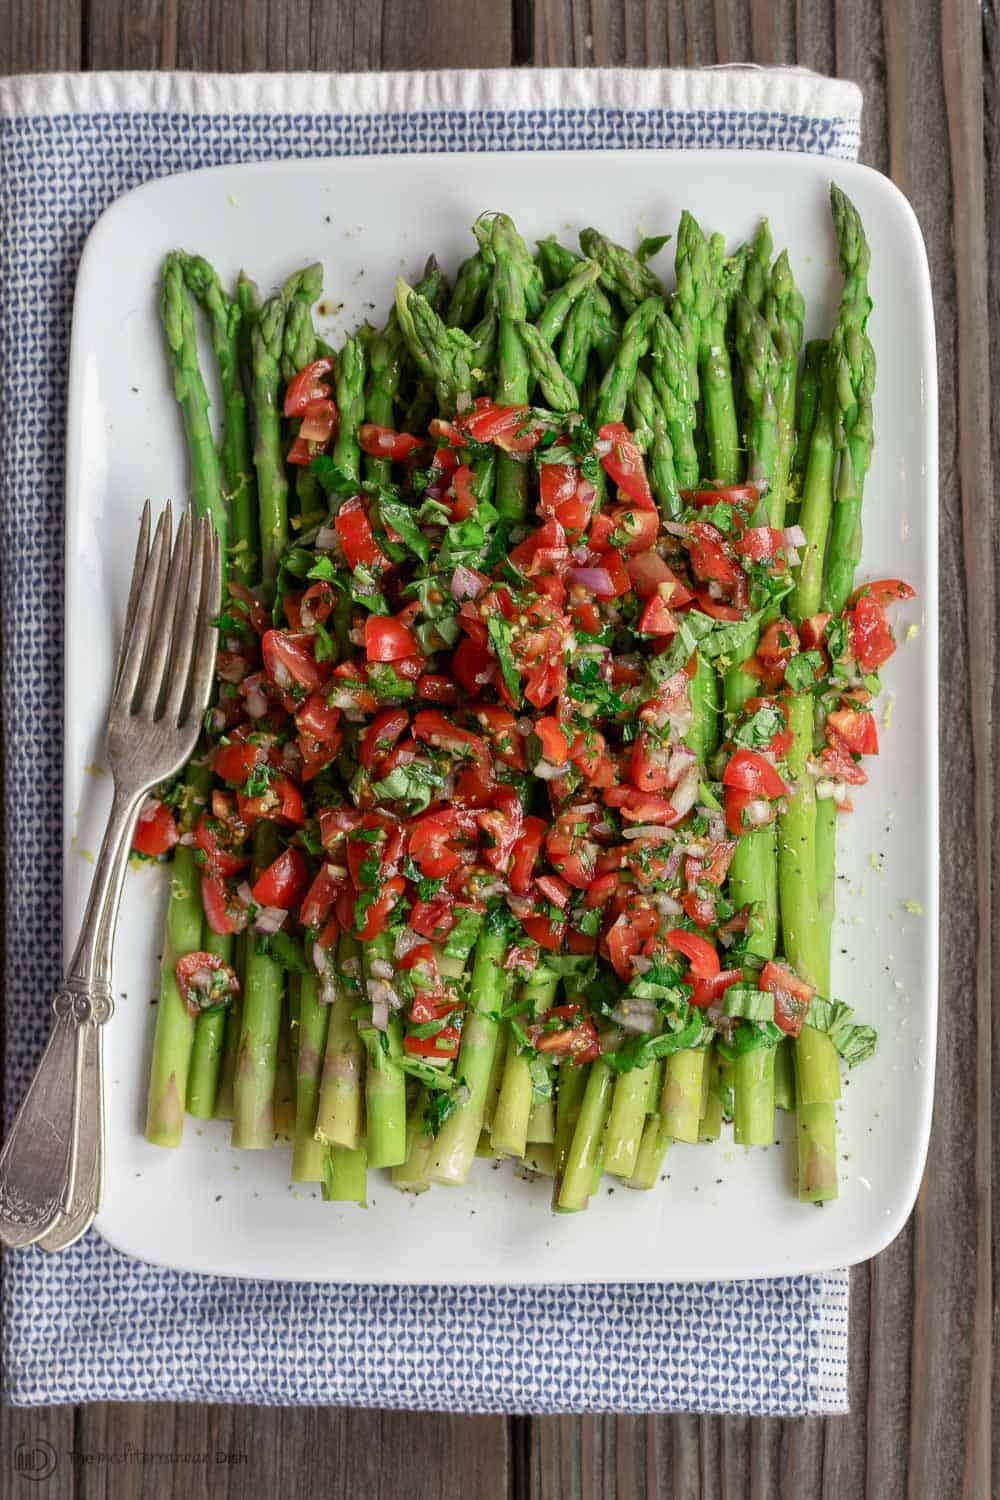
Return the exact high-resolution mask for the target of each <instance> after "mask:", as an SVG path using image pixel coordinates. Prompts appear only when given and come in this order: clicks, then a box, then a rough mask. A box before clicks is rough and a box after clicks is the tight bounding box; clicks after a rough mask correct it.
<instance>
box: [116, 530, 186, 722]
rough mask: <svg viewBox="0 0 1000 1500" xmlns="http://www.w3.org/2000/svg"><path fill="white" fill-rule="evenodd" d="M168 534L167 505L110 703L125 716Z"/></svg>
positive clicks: (164, 559)
mask: <svg viewBox="0 0 1000 1500" xmlns="http://www.w3.org/2000/svg"><path fill="white" fill-rule="evenodd" d="M172 531H173V516H172V514H171V509H170V505H169V503H168V504H167V506H166V507H165V509H164V511H163V513H162V514H161V516H160V519H159V521H158V522H157V525H156V534H155V536H154V537H153V546H152V549H151V550H150V554H149V561H148V562H147V564H146V568H145V571H144V573H143V575H142V583H141V585H140V588H139V596H138V599H137V602H136V608H135V618H134V620H133V624H132V635H131V638H130V639H129V640H127V641H126V642H125V650H124V659H123V661H122V668H121V674H120V676H119V679H118V688H117V691H116V693H115V696H114V702H113V704H112V711H117V710H122V711H124V712H125V713H126V714H128V713H131V711H132V704H133V702H134V700H135V696H136V692H137V691H138V687H139V679H140V677H141V675H142V667H143V662H144V661H145V659H146V649H147V646H148V644H149V636H150V623H151V621H152V619H153V612H154V609H155V606H156V602H157V597H158V595H159V592H160V582H161V579H162V578H163V576H164V574H165V572H166V567H167V563H168V562H169V559H170V536H171V533H172Z"/></svg>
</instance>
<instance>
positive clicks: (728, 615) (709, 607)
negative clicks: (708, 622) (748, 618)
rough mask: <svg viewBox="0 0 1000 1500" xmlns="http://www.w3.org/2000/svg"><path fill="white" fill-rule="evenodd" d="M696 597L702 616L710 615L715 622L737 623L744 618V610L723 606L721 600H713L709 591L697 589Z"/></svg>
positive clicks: (731, 605)
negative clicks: (729, 621) (728, 621)
mask: <svg viewBox="0 0 1000 1500" xmlns="http://www.w3.org/2000/svg"><path fill="white" fill-rule="evenodd" d="M694 597H695V599H696V600H697V602H698V608H699V609H700V610H701V612H702V614H703V615H709V616H710V617H711V618H712V619H713V620H733V621H735V620H742V618H743V613H744V611H743V610H742V609H737V608H736V606H735V605H733V604H723V603H722V601H721V599H713V598H712V596H711V594H710V593H709V592H708V589H695V591H694Z"/></svg>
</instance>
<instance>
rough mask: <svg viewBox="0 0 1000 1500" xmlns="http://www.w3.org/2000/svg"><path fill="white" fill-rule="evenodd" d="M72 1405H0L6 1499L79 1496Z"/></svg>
mask: <svg viewBox="0 0 1000 1500" xmlns="http://www.w3.org/2000/svg"><path fill="white" fill-rule="evenodd" d="M73 1423H74V1410H73V1407H72V1406H29V1407H12V1406H8V1405H7V1403H6V1402H3V1403H2V1404H0V1500H25V1496H28V1495H30V1496H31V1497H32V1500H34V1497H36V1496H37V1500H76V1497H77V1495H79V1493H80V1488H79V1485H78V1483H77V1470H76V1468H75V1466H74V1463H73V1448H74V1426H73Z"/></svg>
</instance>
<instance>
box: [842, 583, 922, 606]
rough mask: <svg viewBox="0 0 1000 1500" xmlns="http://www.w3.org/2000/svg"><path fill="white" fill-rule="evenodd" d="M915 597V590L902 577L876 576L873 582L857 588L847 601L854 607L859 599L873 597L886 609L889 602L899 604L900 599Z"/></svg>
mask: <svg viewBox="0 0 1000 1500" xmlns="http://www.w3.org/2000/svg"><path fill="white" fill-rule="evenodd" d="M915 597H916V596H915V592H914V590H913V589H911V588H910V585H909V584H908V583H904V582H903V580H902V579H901V578H876V579H873V580H872V582H871V583H863V584H862V585H861V586H860V588H856V589H855V590H854V593H853V594H852V595H851V597H850V599H848V601H847V603H848V606H849V607H850V608H853V607H854V605H856V604H857V602H858V600H859V599H865V598H872V599H874V600H875V602H876V604H881V606H882V608H883V609H884V608H885V607H886V605H888V604H897V603H898V602H899V600H900V599H913V598H915Z"/></svg>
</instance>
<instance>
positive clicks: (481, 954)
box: [427, 918, 507, 1187]
mask: <svg viewBox="0 0 1000 1500" xmlns="http://www.w3.org/2000/svg"><path fill="white" fill-rule="evenodd" d="M506 954H507V934H506V929H505V927H504V926H503V924H502V923H501V922H498V921H493V920H491V919H489V918H488V919H487V922H486V924H485V926H484V928H483V931H482V933H481V934H480V937H479V940H478V942H477V943H476V949H475V957H474V959H473V965H472V981H471V985H470V996H471V1000H472V1004H471V1005H470V1008H469V1011H468V1014H467V1015H466V1018H465V1025H464V1026H463V1028H462V1043H461V1047H460V1048H459V1053H458V1059H457V1061H456V1064H455V1076H456V1077H457V1078H461V1079H464V1081H465V1087H466V1088H467V1089H468V1091H469V1092H468V1096H467V1097H466V1098H465V1100H464V1102H462V1103H460V1104H459V1105H457V1106H456V1108H455V1109H454V1110H453V1111H452V1113H451V1114H450V1115H449V1116H448V1118H447V1119H446V1120H445V1122H444V1124H443V1125H442V1126H441V1129H440V1130H439V1131H438V1134H437V1137H436V1138H435V1141H434V1150H433V1152H432V1153H431V1159H430V1162H429V1163H428V1167H427V1175H428V1177H429V1178H430V1180H431V1181H432V1182H441V1183H445V1184H446V1185H448V1186H450V1187H454V1186H456V1185H458V1184H459V1183H462V1182H464V1181H465V1179H466V1177H467V1176H468V1174H469V1168H470V1166H471V1165H472V1158H473V1156H474V1155H475V1151H476V1146H477V1144H478V1142H479V1132H480V1130H481V1129H482V1126H483V1118H484V1113H485V1107H486V1095H487V1090H488V1087H489V1082H490V1076H491V1073H492V1070H493V1058H494V1053H495V1050H496V1046H497V1038H498V1033H499V1024H500V1023H499V1020H498V1019H497V1018H498V1016H499V1012H500V1010H501V1008H502V1006H503V1000H504V995H505V992H506V988H507V976H506V973H505V972H504V967H503V964H504V959H505V957H506Z"/></svg>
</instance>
